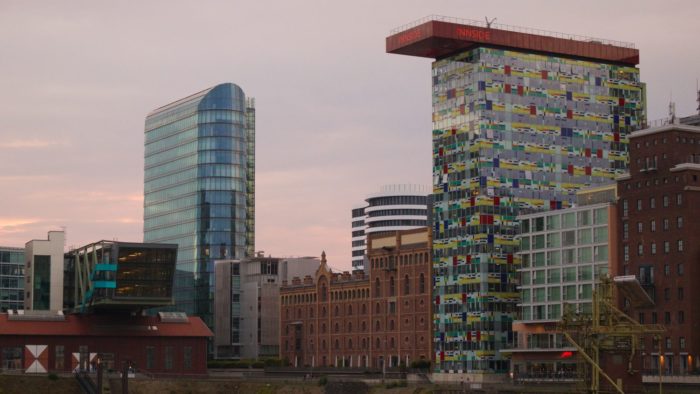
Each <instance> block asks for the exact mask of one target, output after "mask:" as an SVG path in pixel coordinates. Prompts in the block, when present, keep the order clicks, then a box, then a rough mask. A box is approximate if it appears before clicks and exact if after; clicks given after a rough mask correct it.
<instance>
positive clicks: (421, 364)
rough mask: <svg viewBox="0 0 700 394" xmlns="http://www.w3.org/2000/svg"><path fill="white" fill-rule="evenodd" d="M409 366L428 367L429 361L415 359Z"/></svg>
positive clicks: (415, 367)
mask: <svg viewBox="0 0 700 394" xmlns="http://www.w3.org/2000/svg"><path fill="white" fill-rule="evenodd" d="M411 368H414V369H430V361H428V360H416V361H413V362H412V363H411Z"/></svg>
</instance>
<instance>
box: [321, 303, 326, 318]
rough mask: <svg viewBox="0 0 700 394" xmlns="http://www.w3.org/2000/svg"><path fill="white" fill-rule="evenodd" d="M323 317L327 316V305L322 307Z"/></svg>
mask: <svg viewBox="0 0 700 394" xmlns="http://www.w3.org/2000/svg"><path fill="white" fill-rule="evenodd" d="M321 317H326V307H325V306H324V307H323V308H321Z"/></svg>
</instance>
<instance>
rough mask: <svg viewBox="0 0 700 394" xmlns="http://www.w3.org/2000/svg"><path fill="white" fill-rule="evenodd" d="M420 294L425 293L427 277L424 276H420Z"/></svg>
mask: <svg viewBox="0 0 700 394" xmlns="http://www.w3.org/2000/svg"><path fill="white" fill-rule="evenodd" d="M418 292H419V293H421V294H423V293H425V276H423V274H420V277H419V278H418Z"/></svg>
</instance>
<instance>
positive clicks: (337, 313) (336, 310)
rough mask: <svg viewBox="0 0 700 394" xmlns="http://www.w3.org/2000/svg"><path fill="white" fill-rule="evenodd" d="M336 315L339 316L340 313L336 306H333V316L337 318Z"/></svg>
mask: <svg viewBox="0 0 700 394" xmlns="http://www.w3.org/2000/svg"><path fill="white" fill-rule="evenodd" d="M338 315H340V312H339V311H338V305H336V306H335V312H334V316H336V317H337V316H338Z"/></svg>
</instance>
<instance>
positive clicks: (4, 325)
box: [0, 313, 214, 337]
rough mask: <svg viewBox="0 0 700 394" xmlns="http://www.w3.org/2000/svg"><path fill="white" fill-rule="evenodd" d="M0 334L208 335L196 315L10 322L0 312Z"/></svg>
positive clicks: (207, 330)
mask: <svg viewBox="0 0 700 394" xmlns="http://www.w3.org/2000/svg"><path fill="white" fill-rule="evenodd" d="M0 335H47V336H103V337H124V336H131V337H211V336H213V335H214V334H213V333H212V332H211V330H209V328H208V327H207V326H206V324H204V322H203V321H202V320H201V319H200V318H199V317H196V316H189V317H188V322H186V323H164V322H161V321H159V319H158V318H157V317H155V316H123V315H67V316H66V319H65V321H13V320H8V319H7V314H6V313H2V314H0Z"/></svg>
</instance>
